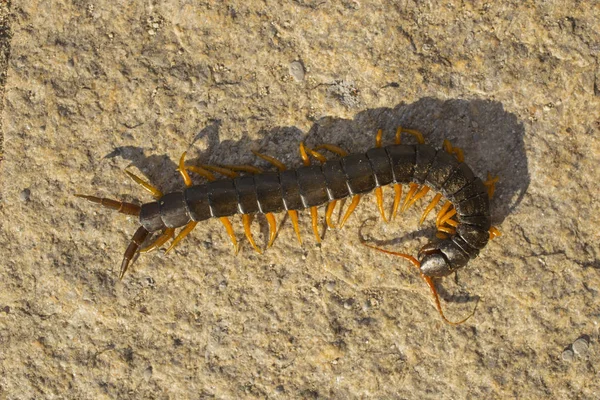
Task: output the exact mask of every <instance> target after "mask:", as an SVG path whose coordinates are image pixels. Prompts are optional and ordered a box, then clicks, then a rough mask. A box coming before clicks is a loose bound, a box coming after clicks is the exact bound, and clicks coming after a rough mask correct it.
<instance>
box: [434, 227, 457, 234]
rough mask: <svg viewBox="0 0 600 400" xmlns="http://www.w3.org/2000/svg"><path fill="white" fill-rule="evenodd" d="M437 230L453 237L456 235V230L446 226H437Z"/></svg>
mask: <svg viewBox="0 0 600 400" xmlns="http://www.w3.org/2000/svg"><path fill="white" fill-rule="evenodd" d="M437 229H438V231H440V232H444V233H447V234H449V235H454V234H455V233H456V229H454V228H450V227H447V226H439V227H438V228H437Z"/></svg>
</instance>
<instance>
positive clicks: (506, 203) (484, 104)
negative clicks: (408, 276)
mask: <svg viewBox="0 0 600 400" xmlns="http://www.w3.org/2000/svg"><path fill="white" fill-rule="evenodd" d="M399 126H402V127H405V128H412V129H417V130H419V131H421V132H422V133H423V134H424V136H425V138H426V141H427V142H428V143H430V144H432V145H433V146H434V147H436V148H440V147H441V145H442V142H443V140H444V139H448V140H450V141H451V143H452V144H453V145H454V146H458V147H461V148H463V150H464V154H465V162H466V163H467V164H468V165H469V166H470V167H471V168H472V169H473V171H474V172H475V173H476V174H477V175H478V176H482V177H484V176H485V174H486V173H487V172H491V173H493V174H494V175H498V176H499V177H500V182H499V184H498V185H497V189H496V194H495V195H494V198H493V200H492V202H491V208H492V223H493V224H494V225H500V224H501V223H502V222H503V221H504V219H505V218H506V217H507V216H508V215H509V214H510V213H512V212H513V211H514V210H515V209H516V208H517V207H518V205H519V204H520V203H521V201H522V200H523V198H524V195H525V193H526V191H527V188H528V187H529V183H530V176H529V172H528V166H527V157H526V154H525V149H524V143H523V136H524V127H523V124H522V123H521V122H519V121H518V119H517V117H516V116H515V115H514V114H512V113H509V112H507V111H505V110H504V107H503V106H502V104H501V103H499V102H496V101H490V100H479V99H475V100H462V99H452V100H445V101H444V100H439V99H435V98H430V97H426V98H422V99H420V100H418V101H416V102H414V103H411V104H404V103H401V104H398V105H396V106H395V107H393V108H387V107H382V108H373V109H367V110H364V111H361V112H359V113H357V114H356V115H355V116H354V118H353V119H351V120H350V119H342V118H336V117H324V118H320V119H318V120H316V121H315V122H314V124H313V126H312V127H311V128H310V130H309V132H308V133H307V134H306V135H305V134H304V133H303V132H302V131H301V130H299V129H298V128H295V127H276V128H273V129H270V130H268V131H262V132H260V133H261V138H260V139H257V140H252V139H250V138H249V136H248V135H247V134H246V133H244V134H243V136H242V138H241V139H240V140H236V141H233V140H228V139H226V140H221V138H220V127H221V121H220V120H214V121H212V122H211V123H210V124H209V125H207V126H206V127H204V128H203V129H202V130H200V131H199V132H198V133H196V134H193V137H191V138H190V140H189V143H190V144H189V148H188V149H182V151H184V150H187V151H188V154H189V156H188V157H189V158H188V159H187V164H189V165H198V164H253V165H257V166H260V167H264V168H265V169H268V168H270V166H269V165H268V164H267V163H266V162H264V161H262V160H258V159H257V158H256V157H254V156H253V155H252V153H251V150H258V151H260V152H262V153H265V154H269V155H272V156H275V157H277V158H278V159H280V160H281V161H282V162H284V163H285V164H286V165H288V166H289V167H296V166H298V165H300V158H299V156H298V143H299V142H300V141H301V140H305V141H306V143H307V145H308V146H311V147H314V146H315V145H318V144H320V143H332V144H337V145H340V146H342V147H344V148H345V149H346V150H348V151H350V152H364V151H366V150H367V149H369V148H371V147H373V145H374V135H375V133H376V131H377V130H378V129H383V131H384V143H392V142H393V135H394V132H395V130H396V128H397V127H399ZM197 142H203V144H204V148H205V150H203V151H199V150H197V148H196V146H194V145H195V144H196V143H197ZM146 152H147V151H146V150H145V149H144V148H141V147H119V148H116V149H115V150H114V151H113V152H111V153H110V154H108V155H106V156H105V158H112V157H122V158H124V159H127V160H129V161H130V162H131V165H132V166H135V167H136V168H138V169H139V170H140V171H141V172H142V173H143V174H145V175H146V177H147V178H148V179H149V180H150V181H151V182H153V183H154V184H155V185H157V186H158V187H160V188H161V189H162V190H163V191H165V192H169V191H173V190H181V180H180V178H179V176H178V173H177V172H176V168H177V160H171V159H169V158H168V157H167V156H166V155H150V156H147V155H146ZM267 229H268V228H267V227H266V224H265V223H264V221H263V223H262V224H261V232H262V234H263V237H267ZM421 234H423V235H425V234H426V235H427V236H429V237H432V236H433V231H432V229H423V230H421V231H417V232H414V231H412V232H410V233H407V234H406V235H404V236H401V237H397V238H396V239H394V240H392V241H391V242H387V243H386V242H380V241H377V240H374V241H372V243H375V244H377V245H383V246H395V245H398V244H400V243H402V242H403V241H404V240H405V239H406V238H409V237H410V238H413V237H415V235H421ZM592 267H593V268H596V267H597V266H596V265H592ZM439 286H441V285H439V284H438V287H439ZM440 294H441V296H442V297H443V298H444V299H445V300H446V301H452V300H456V299H455V298H454V297H453V296H451V295H449V294H448V293H447V292H446V291H445V290H444V289H443V288H440ZM461 298H462V296H461V297H460V298H459V299H458V301H459V302H460V299H461ZM474 300H476V298H473V299H471V300H468V301H474Z"/></svg>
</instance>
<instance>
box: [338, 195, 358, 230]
mask: <svg viewBox="0 0 600 400" xmlns="http://www.w3.org/2000/svg"><path fill="white" fill-rule="evenodd" d="M359 202H360V194H357V195H355V196H354V197H352V203H350V205H349V206H348V209H347V210H346V214H344V217H343V218H342V222H341V223H340V229H341V228H343V227H344V224H345V223H346V221H347V220H348V218H350V215H352V213H353V212H354V210H355V209H356V206H357V205H358V203H359Z"/></svg>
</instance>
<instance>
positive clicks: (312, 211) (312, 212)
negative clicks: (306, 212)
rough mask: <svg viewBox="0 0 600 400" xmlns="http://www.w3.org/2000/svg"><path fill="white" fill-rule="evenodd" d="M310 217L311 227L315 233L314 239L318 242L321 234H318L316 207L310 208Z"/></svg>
mask: <svg viewBox="0 0 600 400" xmlns="http://www.w3.org/2000/svg"><path fill="white" fill-rule="evenodd" d="M310 218H311V221H312V228H313V232H314V234H315V239H317V242H318V243H321V235H320V234H319V215H318V211H317V207H311V208H310Z"/></svg>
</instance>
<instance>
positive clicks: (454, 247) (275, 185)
mask: <svg viewBox="0 0 600 400" xmlns="http://www.w3.org/2000/svg"><path fill="white" fill-rule="evenodd" d="M402 133H408V134H410V135H412V136H414V137H415V138H416V140H417V144H409V145H407V144H401V135H402ZM395 139H396V140H395V144H393V145H389V146H385V147H382V143H381V141H382V131H381V130H379V131H378V132H377V136H376V140H375V142H376V146H375V147H374V148H372V149H370V150H368V151H367V152H366V153H362V154H348V153H347V152H346V151H345V150H343V149H341V148H340V147H338V146H336V145H332V144H322V145H320V146H317V147H315V148H314V149H310V148H308V147H307V146H306V145H305V144H304V142H301V143H300V155H301V157H302V160H303V163H304V166H302V167H300V168H297V169H287V168H286V166H285V165H284V164H283V163H281V162H280V161H279V160H277V159H275V158H273V157H270V156H267V155H264V154H260V153H258V152H254V151H253V153H254V154H255V155H257V156H258V157H260V158H262V159H264V160H266V161H268V162H269V163H270V164H273V165H274V166H275V167H277V169H278V172H263V171H262V170H261V169H259V168H257V167H254V166H251V165H232V166H211V165H202V166H189V165H185V155H186V153H183V155H182V156H181V158H180V160H179V168H178V171H179V173H180V174H181V176H182V177H183V180H184V183H185V186H186V188H185V189H184V190H183V191H178V192H171V193H167V194H163V193H162V192H161V191H160V190H158V189H157V188H155V187H154V186H152V185H151V184H149V183H147V182H145V181H144V180H142V179H141V178H139V177H137V176H136V175H134V174H132V173H131V172H129V171H125V172H126V173H127V174H128V175H129V176H130V177H131V178H132V179H133V180H134V181H135V182H136V183H138V184H140V185H141V186H143V187H144V188H145V189H146V190H148V191H149V192H150V193H151V194H152V195H153V196H154V198H155V199H156V201H154V202H151V203H146V204H142V205H141V206H138V205H136V204H133V203H127V202H123V201H117V200H111V199H106V198H99V197H95V196H88V195H80V194H77V195H76V196H78V197H82V198H85V199H87V200H89V201H92V202H94V203H98V204H101V205H102V206H104V207H107V208H111V209H113V210H117V211H119V212H121V213H124V214H129V215H135V216H139V218H140V224H141V226H140V227H139V228H138V229H137V231H136V232H135V234H134V235H133V237H132V239H131V241H130V243H129V246H128V247H127V250H126V251H125V254H124V256H123V262H122V264H121V272H120V274H119V278H120V279H122V278H123V276H124V275H125V273H126V272H127V269H128V267H129V264H130V262H131V260H132V259H133V257H134V256H135V255H136V254H137V253H138V252H148V251H151V250H154V249H157V248H159V247H161V246H162V245H164V244H165V243H166V242H167V241H168V240H170V239H171V238H173V237H174V236H175V229H176V228H179V227H183V229H182V230H181V231H180V232H179V233H178V235H177V236H176V237H175V238H174V240H173V242H172V243H171V245H170V247H169V248H168V249H167V252H169V251H170V250H172V249H173V248H174V247H175V246H176V245H177V244H178V243H179V242H180V241H181V240H182V239H183V238H184V237H185V236H186V235H188V234H189V233H190V232H191V231H192V230H193V229H194V228H195V227H196V225H197V224H198V222H200V221H203V220H206V219H209V218H219V219H220V220H221V222H222V223H223V225H224V226H225V228H226V230H227V233H228V235H229V237H230V238H231V241H232V243H233V246H234V248H235V251H236V253H237V251H238V243H237V239H236V236H235V233H234V230H233V227H232V225H231V222H230V220H229V218H228V217H230V216H232V215H235V214H242V222H243V226H244V233H245V236H246V238H247V239H248V241H249V242H250V244H251V245H252V247H253V248H254V249H255V250H256V251H257V252H259V253H261V250H260V249H259V247H258V246H257V245H256V243H255V241H254V239H253V237H252V233H251V230H250V224H251V222H252V218H253V215H254V214H257V213H261V214H264V215H265V217H266V219H267V222H268V225H269V240H268V244H267V247H269V246H271V245H272V244H273V241H274V240H275V237H276V230H277V222H276V219H275V216H274V213H277V212H280V211H284V210H285V211H287V212H288V214H289V216H290V219H291V221H292V225H293V228H294V230H295V232H296V235H297V237H298V240H299V241H300V243H302V239H301V237H300V229H299V225H298V210H302V209H307V208H308V209H310V213H311V219H312V228H313V231H314V234H315V237H316V240H317V241H318V242H320V241H321V236H320V233H319V229H318V213H317V207H319V206H322V205H325V204H327V208H326V212H325V221H326V223H327V225H328V226H329V227H330V228H334V225H333V223H332V221H331V216H332V214H333V211H334V208H335V206H336V203H337V201H338V200H341V199H345V198H347V197H350V196H351V197H352V201H351V204H350V205H349V207H348V209H347V211H346V213H345V214H344V216H343V217H342V220H341V223H340V227H342V226H343V225H344V223H345V222H346V221H347V219H348V217H349V216H350V215H351V214H352V212H353V211H354V209H355V208H356V206H357V205H358V203H359V201H360V199H361V196H362V195H364V194H365V193H368V192H371V191H373V190H375V195H376V200H377V206H378V208H379V211H380V213H381V216H382V218H383V219H384V220H385V221H386V222H387V221H388V219H387V218H386V216H385V212H384V206H383V186H387V185H393V187H394V191H395V196H394V202H393V206H392V215H391V219H394V218H395V217H396V214H397V212H398V209H400V210H401V211H405V210H407V209H408V208H409V207H411V206H412V205H413V204H415V202H416V201H417V200H419V199H421V198H423V197H424V196H425V195H426V194H427V193H428V192H429V190H433V191H434V192H437V193H436V195H435V196H434V197H433V199H432V200H431V202H430V204H429V205H428V206H427V207H426V208H425V210H424V212H423V215H422V217H421V219H420V223H423V221H424V220H425V218H426V217H427V215H428V214H429V213H430V212H431V211H432V210H433V209H434V208H435V206H436V205H437V204H438V203H440V201H441V200H442V198H445V199H446V201H445V202H444V203H443V205H442V207H441V209H440V211H439V212H438V214H437V218H436V227H437V230H438V233H437V240H435V241H432V242H430V243H428V244H426V245H425V246H424V247H423V248H422V249H421V250H420V251H419V253H418V256H417V258H418V259H417V258H415V257H413V256H411V255H408V254H404V253H396V252H392V251H388V250H384V249H381V248H378V247H375V246H372V245H369V244H365V243H363V244H364V245H365V246H367V247H370V248H372V249H375V250H378V251H381V252H384V253H387V254H391V255H396V256H400V257H402V258H404V259H407V260H408V261H410V262H411V263H412V264H413V265H414V266H415V267H416V268H417V269H418V270H419V272H420V275H421V277H422V279H423V280H424V281H425V282H426V283H427V285H428V286H429V288H430V290H431V293H432V295H433V297H434V300H435V305H436V308H437V310H438V312H439V313H440V315H441V317H442V318H443V320H444V321H446V322H447V323H450V324H460V323H463V322H464V321H466V320H467V319H468V318H470V317H471V316H472V315H473V313H474V312H475V310H473V312H472V313H471V314H469V316H467V317H466V318H465V319H463V320H461V321H458V322H452V321H449V320H448V319H447V318H446V317H445V315H444V313H443V311H442V308H441V304H440V300H439V295H438V293H437V290H436V287H435V284H434V282H433V279H434V278H439V277H444V276H447V275H450V274H451V273H453V272H455V271H456V270H458V269H459V268H462V267H464V266H465V265H466V264H467V262H468V261H469V260H470V259H472V258H474V257H476V256H477V255H478V253H479V251H480V250H481V249H482V248H483V247H484V246H485V245H486V244H487V242H488V240H489V239H491V238H494V237H495V236H498V235H500V232H499V231H498V230H497V229H496V228H495V227H492V226H491V218H490V207H489V198H491V197H492V195H493V193H494V188H495V183H496V182H497V181H498V178H497V177H495V178H492V177H491V176H490V174H488V177H487V180H486V181H485V182H484V181H482V180H481V179H479V178H477V177H475V175H474V174H473V172H472V171H471V169H470V168H469V167H468V166H467V164H465V163H464V156H463V153H462V150H461V149H460V148H457V147H453V146H452V145H451V144H450V142H449V141H447V140H445V141H444V145H443V148H442V149H440V150H436V149H434V148H433V147H431V146H430V145H428V144H425V140H424V138H423V135H422V134H421V133H420V132H419V131H416V130H412V129H403V128H398V129H397V131H396V137H395ZM321 149H322V150H327V151H330V152H332V153H335V154H337V155H339V156H340V157H341V158H340V159H336V160H327V159H326V158H325V156H323V154H321V153H320V152H319V151H318V150H321ZM311 156H312V157H314V158H315V159H317V160H318V161H319V162H320V164H321V165H311V160H310V157H311ZM188 171H191V172H194V173H196V174H198V175H200V176H202V177H204V178H206V179H207V180H208V181H209V182H208V183H205V184H201V185H193V184H192V180H191V178H190V175H189V174H188ZM214 173H219V174H222V175H224V176H226V179H219V180H217V179H216V177H215V175H214ZM242 173H243V175H240V174H242ZM403 184H408V187H409V189H408V193H407V195H406V197H405V199H404V202H403V203H402V205H400V200H401V197H402V185H403ZM454 218H456V219H454ZM154 232H160V233H161V234H160V235H159V236H158V238H157V239H156V240H155V241H154V242H153V243H151V244H150V245H148V246H147V247H144V248H142V249H140V246H141V245H142V244H143V243H144V242H145V240H146V239H147V237H148V236H149V234H150V233H154Z"/></svg>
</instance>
